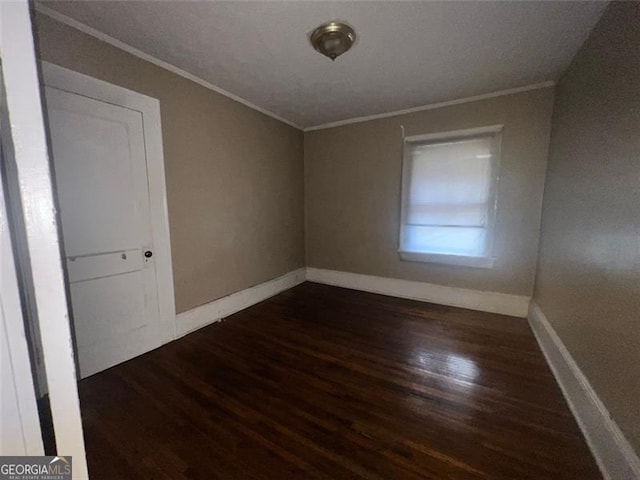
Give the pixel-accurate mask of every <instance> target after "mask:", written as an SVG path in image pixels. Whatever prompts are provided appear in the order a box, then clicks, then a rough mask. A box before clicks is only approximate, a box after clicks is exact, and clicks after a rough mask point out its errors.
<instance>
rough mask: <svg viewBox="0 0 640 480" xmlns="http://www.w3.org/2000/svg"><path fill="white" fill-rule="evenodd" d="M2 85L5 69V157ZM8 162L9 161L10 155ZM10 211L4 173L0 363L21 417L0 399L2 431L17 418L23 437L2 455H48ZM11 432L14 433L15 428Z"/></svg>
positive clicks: (0, 450)
mask: <svg viewBox="0 0 640 480" xmlns="http://www.w3.org/2000/svg"><path fill="white" fill-rule="evenodd" d="M2 84H3V81H2V72H0V107H1V110H2V114H1V115H0V133H1V134H2V143H3V150H4V156H5V157H9V156H10V155H11V156H12V155H13V148H11V138H10V135H9V132H8V130H9V128H8V126H9V122H8V113H7V111H6V105H5V104H4V93H3V86H2ZM5 161H8V158H7V160H5ZM8 210H9V209H8V205H7V203H6V202H5V196H4V191H3V184H2V174H0V265H2V269H1V270H0V351H1V350H2V349H5V348H6V349H7V357H8V358H9V362H8V366H7V365H0V367H1V368H2V370H3V372H4V371H5V369H8V370H9V372H10V373H9V377H10V379H9V380H8V379H7V378H6V377H4V376H3V379H2V382H3V383H2V388H3V389H4V388H7V390H8V391H9V392H11V391H13V392H15V395H14V401H15V404H16V407H17V415H15V417H17V418H13V419H11V418H7V416H8V415H9V416H13V415H14V412H11V410H10V409H7V408H5V405H4V403H3V401H2V400H0V434H1V433H3V432H2V430H3V429H4V428H5V422H7V421H8V422H9V423H11V422H12V421H15V422H17V423H19V425H20V437H21V438H17V435H16V436H15V437H13V438H11V440H10V441H11V445H10V447H9V450H7V448H6V445H4V444H1V442H0V455H44V447H43V445H42V435H41V432H40V419H39V416H38V406H37V404H36V392H35V388H34V383H33V375H32V373H31V361H30V360H29V348H28V345H27V335H26V332H25V323H24V318H23V315H22V308H21V305H20V293H19V287H18V277H17V275H16V269H15V265H16V264H15V256H14V254H13V248H12V247H13V246H12V243H13V242H12V240H11V230H12V228H13V227H12V226H10V225H9V221H8V215H7V212H8ZM0 361H1V360H0ZM5 381H7V382H8V381H10V382H11V384H12V386H9V385H5V383H4V382H5ZM10 403H11V402H10ZM9 431H11V430H9ZM11 433H13V432H12V431H11ZM0 436H2V435H0Z"/></svg>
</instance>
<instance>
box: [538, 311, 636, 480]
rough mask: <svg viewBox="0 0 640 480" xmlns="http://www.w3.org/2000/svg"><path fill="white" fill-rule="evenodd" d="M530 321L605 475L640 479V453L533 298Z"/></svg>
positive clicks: (609, 479)
mask: <svg viewBox="0 0 640 480" xmlns="http://www.w3.org/2000/svg"><path fill="white" fill-rule="evenodd" d="M529 324H530V325H531V329H532V330H533V333H534V334H535V336H536V339H537V340H538V344H539V345H540V348H541V350H542V353H544V356H545V358H546V359H547V363H548V364H549V366H550V367H551V370H552V371H553V374H554V375H555V377H556V380H557V382H558V384H559V385H560V388H561V389H562V392H563V393H564V397H565V399H566V400H567V403H568V404H569V407H570V408H571V411H572V412H573V416H574V417H575V418H576V421H577V422H578V425H579V426H580V429H581V430H582V433H583V434H584V436H585V438H586V440H587V444H588V445H589V448H590V449H591V452H592V453H593V456H594V457H595V459H596V462H597V463H598V466H599V467H600V470H601V471H602V474H603V476H604V477H605V479H607V480H633V479H640V460H639V459H638V456H637V455H636V454H635V452H634V451H633V448H632V447H631V445H630V444H629V442H628V441H627V439H626V438H625V436H624V434H623V433H622V432H621V431H620V428H619V427H618V425H616V423H615V422H614V421H613V419H612V418H611V415H610V414H609V411H608V410H607V408H606V407H605V406H604V404H603V403H602V401H601V400H600V399H599V398H598V395H597V394H596V392H595V391H594V389H593V387H592V386H591V384H590V383H589V381H588V380H587V378H586V377H585V376H584V374H583V373H582V371H581V370H580V367H578V365H577V364H576V362H575V360H573V357H572V356H571V354H570V353H569V351H568V350H567V348H566V347H565V346H564V344H563V343H562V340H560V337H558V334H557V333H556V332H555V330H554V329H553V327H552V326H551V324H550V323H549V321H548V320H547V318H546V316H545V315H544V313H543V312H542V310H541V309H540V307H539V306H538V305H537V304H536V303H535V302H534V301H531V306H530V309H529Z"/></svg>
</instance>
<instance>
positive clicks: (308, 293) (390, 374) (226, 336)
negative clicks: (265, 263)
mask: <svg viewBox="0 0 640 480" xmlns="http://www.w3.org/2000/svg"><path fill="white" fill-rule="evenodd" d="M80 398H81V406H82V414H83V424H84V429H85V437H86V443H87V455H88V463H89V471H90V474H91V478H92V479H103V478H104V479H109V480H113V479H119V478H122V479H139V478H153V479H178V480H183V479H185V480H187V479H188V480H191V479H217V478H220V479H236V478H237V479H283V478H318V479H342V478H344V479H347V478H349V479H351V478H362V479H376V480H379V479H408V480H414V479H415V480H419V479H571V480H573V479H578V478H579V479H581V480H588V479H596V478H602V477H601V475H600V474H599V472H598V469H597V467H596V465H595V462H594V460H593V458H592V457H591V455H590V453H589V450H588V449H587V447H586V444H585V442H584V439H583V437H582V436H581V434H580V431H579V429H578V427H577V425H576V423H575V421H574V419H573V417H572V416H571V413H570V412H569V409H568V407H567V405H566V403H565V401H564V399H563V397H562V394H561V392H560V390H559V388H558V386H557V384H556V383H555V380H554V378H553V375H552V374H551V372H550V370H549V368H548V366H547V364H546V363H545V360H544V357H543V356H542V354H541V352H540V350H539V348H538V346H537V344H536V341H535V338H534V337H533V334H532V333H531V331H530V329H529V327H528V325H527V322H526V321H525V320H524V319H517V318H512V317H506V316H503V315H495V314H489V313H482V312H475V311H471V310H465V309H460V308H454V307H445V306H439V305H433V304H427V303H421V302H415V301H411V300H403V299H397V298H391V297H385V296H381V295H374V294H369V293H363V292H357V291H351V290H346V289H341V288H336V287H329V286H324V285H318V284H313V283H305V284H302V285H300V286H298V287H296V288H294V289H291V290H289V291H286V292H284V293H282V294H280V295H277V296H276V297H273V298H271V299H269V300H267V301H265V302H262V303H260V304H258V305H256V306H254V307H251V308H249V309H247V310H244V311H242V312H240V313H238V314H236V315H233V316H232V317H230V318H228V319H227V320H225V321H224V322H221V323H218V324H214V325H211V326H209V327H206V328H203V329H201V330H198V331H197V332H194V333H192V334H190V335H188V336H187V337H184V338H182V339H180V340H178V341H176V342H173V343H171V344H168V345H165V346H164V347H162V348H159V349H157V350H155V351H153V352H150V353H148V354H146V355H143V356H141V357H138V358H136V359H133V360H131V361H129V362H126V363H124V364H121V365H119V366H116V367H114V368H112V369H109V370H107V371H105V372H102V373H99V374H97V375H94V376H92V377H90V378H87V379H85V380H82V381H81V382H80Z"/></svg>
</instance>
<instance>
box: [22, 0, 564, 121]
mask: <svg viewBox="0 0 640 480" xmlns="http://www.w3.org/2000/svg"><path fill="white" fill-rule="evenodd" d="M34 8H35V10H36V11H37V12H38V13H40V14H42V15H46V16H47V17H50V18H52V19H54V20H56V21H58V22H60V23H63V24H65V25H67V26H69V27H72V28H75V29H76V30H79V31H81V32H83V33H85V34H87V35H90V36H92V37H94V38H97V39H98V40H101V41H103V42H105V43H108V44H109V45H112V46H114V47H116V48H119V49H120V50H124V51H125V52H127V53H129V54H131V55H134V56H136V57H138V58H141V59H143V60H145V61H147V62H149V63H152V64H154V65H156V66H158V67H160V68H164V69H165V70H169V71H170V72H172V73H175V74H176V75H180V76H181V77H183V78H186V79H188V80H191V81H192V82H195V83H197V84H198V85H201V86H203V87H205V88H208V89H209V90H212V91H214V92H216V93H219V94H220V95H223V96H225V97H227V98H230V99H231V100H234V101H236V102H238V103H241V104H242V105H244V106H246V107H249V108H251V109H252V110H256V111H258V112H260V113H262V114H264V115H267V116H268V117H271V118H273V119H275V120H278V121H280V122H282V123H284V124H286V125H289V126H291V127H293V128H296V129H298V130H302V131H304V132H311V131H314V130H323V129H326V128H332V127H339V126H342V125H350V124H353V123H362V122H367V121H369V120H377V119H381V118H387V117H395V116H398V115H405V114H408V113H416V112H422V111H425V110H432V109H436V108H442V107H449V106H452V105H460V104H462V103H468V102H476V101H478V100H486V99H489V98H495V97H501V96H503V95H513V94H515V93H522V92H527V91H530V90H538V89H541V88H550V87H553V86H554V85H555V84H556V82H555V81H553V80H549V81H545V82H540V83H534V84H531V85H525V86H522V87H516V88H510V89H506V90H499V91H496V92H491V93H485V94H481V95H475V96H472V97H463V98H458V99H454V100H448V101H444V102H438V103H432V104H427V105H422V106H418V107H412V108H406V109H402V110H394V111H391V112H385V113H378V114H373V115H365V116H361V117H353V118H348V119H345V120H338V121H335V122H329V123H323V124H320V125H313V126H311V127H306V128H303V127H301V126H300V125H297V124H295V123H293V122H291V121H289V120H287V119H285V118H282V117H280V116H279V115H277V114H275V113H273V112H271V111H269V110H267V109H265V108H262V107H260V106H258V105H256V104H254V103H252V102H250V101H248V100H246V99H244V98H242V97H239V96H238V95H235V94H233V93H231V92H228V91H227V90H224V89H223V88H220V87H218V86H217V85H214V84H213V83H211V82H208V81H206V80H204V79H202V78H200V77H197V76H196V75H193V74H191V73H189V72H187V71H185V70H182V69H181V68H178V67H176V66H175V65H172V64H170V63H168V62H165V61H164V60H160V59H159V58H156V57H154V56H153V55H150V54H148V53H145V52H143V51H141V50H138V49H137V48H135V47H132V46H131V45H129V44H127V43H124V42H122V41H120V40H117V39H115V38H113V37H111V36H109V35H107V34H106V33H103V32H101V31H99V30H96V29H95V28H93V27H90V26H88V25H86V24H84V23H82V22H80V21H78V20H75V19H73V18H71V17H69V16H67V15H65V14H63V13H60V12H58V11H56V10H53V9H52V8H49V7H47V6H45V5H42V4H41V3H39V2H36V3H35V4H34Z"/></svg>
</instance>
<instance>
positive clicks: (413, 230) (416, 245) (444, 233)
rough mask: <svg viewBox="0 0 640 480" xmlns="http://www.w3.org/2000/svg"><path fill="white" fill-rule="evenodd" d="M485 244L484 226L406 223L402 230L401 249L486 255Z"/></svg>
mask: <svg viewBox="0 0 640 480" xmlns="http://www.w3.org/2000/svg"><path fill="white" fill-rule="evenodd" d="M486 244H487V229H486V228H479V227H424V226H416V225H408V226H406V227H405V230H404V245H403V250H405V251H408V252H426V253H442V254H448V255H467V256H471V257H482V256H485V255H486Z"/></svg>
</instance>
